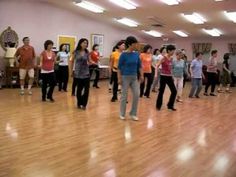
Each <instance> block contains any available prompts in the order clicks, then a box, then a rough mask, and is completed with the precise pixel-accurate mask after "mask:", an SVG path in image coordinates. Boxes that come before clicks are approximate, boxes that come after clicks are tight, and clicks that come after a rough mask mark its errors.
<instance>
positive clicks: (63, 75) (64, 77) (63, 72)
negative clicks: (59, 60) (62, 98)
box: [58, 66, 69, 91]
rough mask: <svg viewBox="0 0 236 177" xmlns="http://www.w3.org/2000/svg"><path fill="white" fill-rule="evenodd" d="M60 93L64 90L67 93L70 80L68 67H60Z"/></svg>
mask: <svg viewBox="0 0 236 177" xmlns="http://www.w3.org/2000/svg"><path fill="white" fill-rule="evenodd" d="M58 72H59V73H58V74H59V81H58V82H59V85H58V87H59V91H61V89H63V90H64V91H67V84H68V79H69V67H68V66H59V71H58Z"/></svg>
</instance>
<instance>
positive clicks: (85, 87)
mask: <svg viewBox="0 0 236 177" xmlns="http://www.w3.org/2000/svg"><path fill="white" fill-rule="evenodd" d="M76 82H77V95H76V96H77V105H78V107H79V106H84V107H86V106H87V103H88V96H89V84H90V78H86V79H76Z"/></svg>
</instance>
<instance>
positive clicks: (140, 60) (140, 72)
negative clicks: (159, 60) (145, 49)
mask: <svg viewBox="0 0 236 177" xmlns="http://www.w3.org/2000/svg"><path fill="white" fill-rule="evenodd" d="M138 68H139V74H140V82H141V83H142V82H143V81H144V76H143V68H142V59H141V57H139V60H138Z"/></svg>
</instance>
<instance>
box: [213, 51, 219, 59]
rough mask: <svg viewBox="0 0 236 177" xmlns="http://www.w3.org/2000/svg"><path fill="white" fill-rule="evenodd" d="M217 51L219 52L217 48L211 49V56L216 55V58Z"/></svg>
mask: <svg viewBox="0 0 236 177" xmlns="http://www.w3.org/2000/svg"><path fill="white" fill-rule="evenodd" d="M217 52H218V51H217V50H212V51H211V56H212V57H214V58H215V57H217Z"/></svg>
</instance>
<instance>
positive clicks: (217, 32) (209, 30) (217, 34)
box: [202, 28, 222, 37]
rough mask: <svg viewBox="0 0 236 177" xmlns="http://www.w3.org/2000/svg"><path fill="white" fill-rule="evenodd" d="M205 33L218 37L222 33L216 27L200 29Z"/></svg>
mask: <svg viewBox="0 0 236 177" xmlns="http://www.w3.org/2000/svg"><path fill="white" fill-rule="evenodd" d="M202 30H203V31H204V32H205V33H207V34H209V35H211V36H214V37H219V36H220V35H222V33H221V32H220V31H219V30H218V29H216V28H213V29H202Z"/></svg>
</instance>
